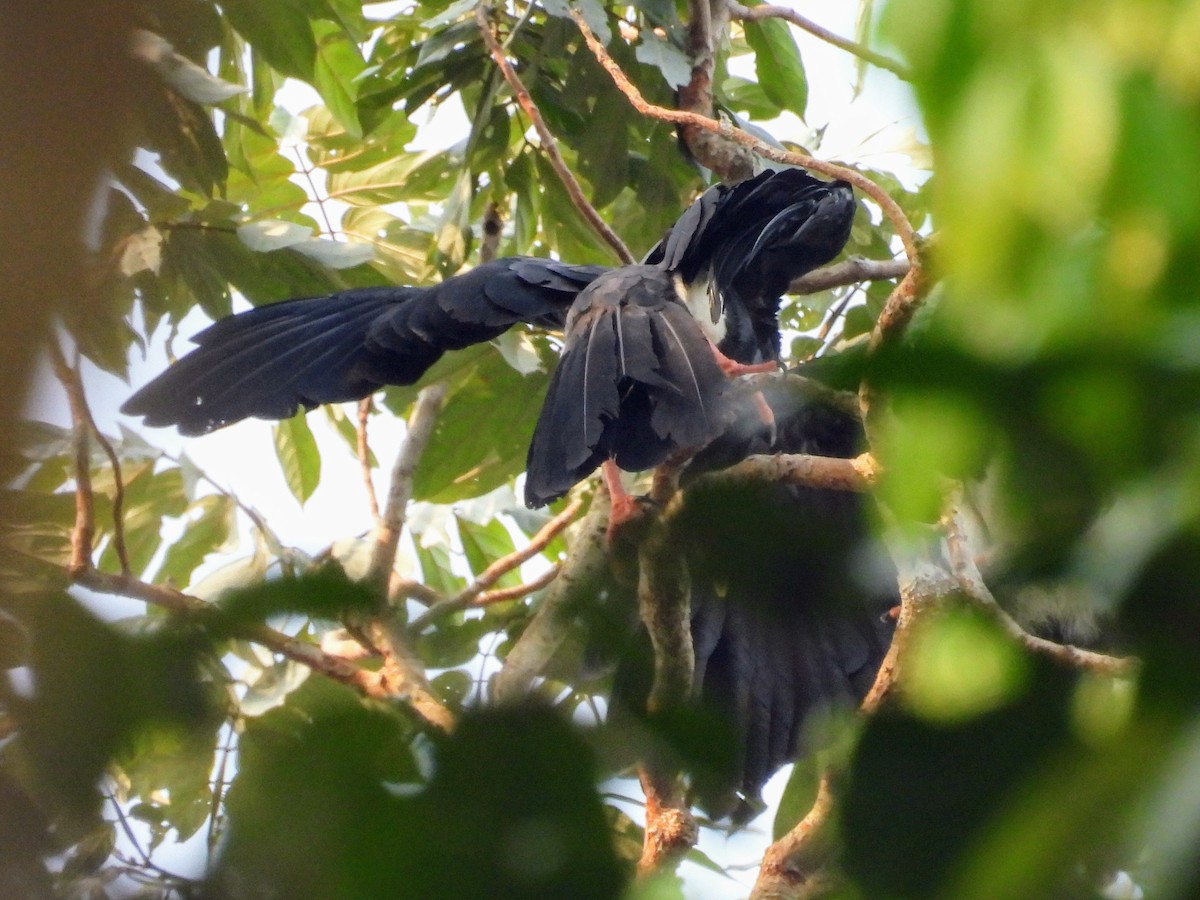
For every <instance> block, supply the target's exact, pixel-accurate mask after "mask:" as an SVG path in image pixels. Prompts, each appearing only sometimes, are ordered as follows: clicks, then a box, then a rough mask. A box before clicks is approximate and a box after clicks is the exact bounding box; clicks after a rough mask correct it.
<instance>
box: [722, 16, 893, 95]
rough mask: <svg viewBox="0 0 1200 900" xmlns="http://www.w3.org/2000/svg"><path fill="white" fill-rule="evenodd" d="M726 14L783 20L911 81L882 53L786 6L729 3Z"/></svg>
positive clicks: (745, 18)
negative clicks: (835, 32)
mask: <svg viewBox="0 0 1200 900" xmlns="http://www.w3.org/2000/svg"><path fill="white" fill-rule="evenodd" d="M729 11H730V14H731V15H732V17H733V18H734V19H737V20H739V21H742V22H756V21H759V20H761V19H786V20H787V21H788V22H791V23H792V24H793V25H795V26H796V27H797V28H800V29H802V30H804V31H807V32H808V33H809V34H811V35H812V36H813V37H817V38H820V39H821V40H823V41H825V42H826V43H829V44H833V46H835V47H837V48H838V49H840V50H845V51H846V52H847V53H850V54H853V55H854V56H857V57H858V58H859V59H862V60H866V61H867V62H869V63H870V64H871V65H873V66H878V67H879V68H881V69H886V70H887V71H889V72H891V73H892V74H893V75H895V76H896V77H897V78H900V79H903V80H904V81H911V80H912V73H911V72H910V71H909V70H908V67H907V66H905V65H904V64H903V63H900V62H897V61H896V60H894V59H892V58H891V57H888V56H884V55H883V54H882V53H877V52H875V51H874V50H872V49H871V48H869V47H864V46H863V45H862V44H859V43H856V42H855V41H852V40H850V39H849V38H844V37H842V36H841V35H839V34H834V33H833V32H832V31H830V30H829V29H827V28H824V27H822V26H820V25H818V24H817V23H816V22H813V21H812V20H811V19H806V18H804V16H802V15H800V14H799V13H798V12H796V11H795V10H794V9H789V8H788V7H786V6H752V7H745V6H742V5H741V4H740V3H737V2H732V0H731V2H730V4H729Z"/></svg>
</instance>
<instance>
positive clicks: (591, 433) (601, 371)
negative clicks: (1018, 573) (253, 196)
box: [123, 169, 896, 809]
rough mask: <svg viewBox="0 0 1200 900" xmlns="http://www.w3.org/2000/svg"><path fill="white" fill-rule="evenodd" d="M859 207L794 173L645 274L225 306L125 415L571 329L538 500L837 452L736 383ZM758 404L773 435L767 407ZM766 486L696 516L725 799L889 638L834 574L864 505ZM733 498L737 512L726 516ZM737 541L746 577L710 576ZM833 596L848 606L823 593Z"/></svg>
mask: <svg viewBox="0 0 1200 900" xmlns="http://www.w3.org/2000/svg"><path fill="white" fill-rule="evenodd" d="M853 216H854V199H853V194H852V192H851V189H850V187H849V185H847V184H845V183H844V182H823V181H820V180H818V179H815V178H812V177H811V176H809V175H808V174H807V173H805V172H803V171H801V170H798V169H788V170H782V171H772V172H764V173H762V174H761V175H758V176H757V177H755V178H752V179H750V180H748V181H745V182H742V183H740V184H738V185H735V186H733V187H726V186H720V185H718V186H716V187H713V188H710V189H709V190H708V191H706V192H705V193H704V194H703V195H701V197H700V198H699V199H698V200H696V202H695V203H693V204H692V205H691V206H690V207H689V208H688V209H687V210H686V211H685V212H684V214H683V215H682V216H681V217H680V218H679V220H678V221H677V222H676V223H675V225H674V226H672V228H671V230H670V231H669V232H668V234H667V235H666V237H664V239H663V240H662V241H661V242H660V243H659V244H658V246H656V247H655V248H654V249H653V250H652V251H651V252H650V253H649V254H648V256H647V257H646V259H645V261H644V263H643V264H641V265H634V266H624V267H620V268H615V269H608V268H604V267H600V266H575V265H568V264H566V263H561V262H556V261H553V260H547V259H537V258H530V257H512V258H507V259H499V260H495V261H492V262H488V263H485V264H483V265H480V266H479V267H477V268H475V269H473V270H472V271H470V272H467V273H465V274H462V275H458V276H455V277H452V278H448V279H446V280H445V281H444V282H442V283H441V284H438V285H435V286H432V287H422V288H417V287H396V288H364V289H357V290H349V291H343V292H341V293H337V294H332V295H330V296H327V297H315V298H309V299H303V300H292V301H287V302H283V303H277V304H274V305H270V306H265V307H260V308H257V309H253V310H250V311H248V312H245V313H241V314H239V315H236V316H232V317H230V318H228V319H225V320H222V321H220V322H217V323H216V324H214V325H213V326H211V327H210V328H208V329H207V330H206V331H203V332H201V333H200V334H199V335H198V336H197V337H196V339H195V340H196V343H197V344H199V347H198V348H197V349H195V350H193V351H192V352H191V353H190V354H188V355H187V356H185V357H184V358H183V359H181V360H179V362H177V363H176V364H175V365H173V366H171V367H170V368H169V369H168V370H167V371H166V372H164V373H163V374H162V375H160V376H159V377H158V378H156V379H155V380H153V381H152V382H150V383H149V384H148V385H146V386H145V387H143V388H142V389H141V390H139V391H138V392H137V393H136V394H135V395H134V396H133V397H132V398H130V400H129V401H128V402H127V403H126V404H125V405H124V407H123V411H124V412H126V413H129V414H132V415H140V416H143V417H144V418H145V421H146V423H147V424H149V425H158V426H162V425H175V426H178V428H179V430H180V431H181V432H182V433H184V434H203V433H206V432H209V431H212V430H214V429H216V428H220V427H222V426H224V425H228V424H230V423H233V422H236V421H238V420H240V419H243V418H246V417H249V416H258V417H262V418H270V419H280V418H286V417H289V416H291V415H293V414H294V413H295V412H296V411H297V410H298V409H300V408H305V409H309V408H312V407H314V406H316V405H318V404H321V403H332V402H339V401H347V400H355V399H358V398H361V397H364V396H367V395H368V394H370V393H373V392H374V391H376V390H378V389H379V388H381V387H382V386H384V385H388V384H411V383H413V382H415V381H417V380H418V379H419V378H420V377H421V375H422V374H423V373H424V372H425V371H426V370H427V369H428V368H429V367H430V366H431V365H433V363H434V362H436V361H437V360H438V358H439V357H440V356H441V355H442V354H443V353H444V352H445V351H448V350H457V349H461V348H464V347H467V346H470V345H472V344H476V343H479V342H481V341H486V340H490V339H492V338H494V337H497V336H498V335H500V334H501V333H503V332H504V331H505V330H506V329H508V328H509V327H511V326H513V325H515V324H517V323H530V324H533V325H537V326H542V327H546V328H550V329H562V330H563V332H564V347H563V354H562V358H561V360H560V362H559V364H558V366H557V368H556V370H555V372H554V373H553V375H552V380H551V384H550V388H549V391H548V393H547V397H546V400H545V403H544V405H543V408H542V412H541V415H540V417H539V420H538V423H537V425H536V428H535V430H534V434H533V438H532V443H531V445H530V450H529V457H528V461H527V477H526V488H525V496H526V502H527V503H528V504H529V505H530V506H541V505H544V504H545V503H548V502H550V501H551V500H553V499H555V498H557V497H559V496H561V495H562V494H563V493H565V492H566V491H567V490H569V489H570V487H571V486H572V485H574V484H575V483H576V482H578V481H580V480H581V479H583V478H585V477H587V476H588V475H589V474H590V473H591V472H593V471H594V470H595V469H596V468H597V467H598V466H604V468H605V470H606V475H607V480H608V481H609V484H610V487H612V488H613V489H614V501H616V500H618V499H619V497H618V496H617V495H618V489H619V481H618V480H617V478H616V477H615V474H616V473H615V469H616V468H617V467H620V468H623V469H627V470H642V469H647V468H650V467H653V466H655V465H658V464H659V463H661V462H663V461H664V460H665V459H666V458H667V457H668V456H670V455H671V454H672V453H674V452H675V451H677V450H683V449H700V448H702V447H704V446H705V445H709V444H710V442H714V441H715V443H712V451H711V452H710V453H709V454H708V455H709V456H710V457H714V456H720V455H721V454H722V453H723V454H724V455H725V456H726V457H730V459H732V458H735V457H736V458H740V457H741V456H744V455H745V454H746V453H749V452H764V451H766V452H819V453H826V454H829V455H851V454H852V453H853V452H856V442H857V440H858V437H857V435H858V434H859V432H858V426H857V423H856V422H853V421H850V420H847V419H845V418H844V417H839V414H836V413H833V412H830V411H827V412H824V413H823V412H821V410H820V409H819V408H816V407H813V406H811V405H809V404H807V403H801V404H800V405H799V406H797V405H796V404H788V403H781V402H780V401H779V400H778V399H775V400H772V401H771V402H769V403H767V402H762V403H760V404H759V406H758V410H757V411H756V410H755V409H754V408H752V407H751V408H749V409H747V408H746V404H744V403H743V404H740V405H739V404H738V403H736V402H735V399H736V398H735V393H736V392H734V391H732V390H731V388H730V385H731V382H730V380H729V376H730V375H732V374H736V373H738V372H740V371H743V370H745V368H746V367H755V366H760V367H761V366H762V365H764V364H766V365H767V366H773V365H774V364H776V363H777V361H778V359H779V354H780V336H779V327H778V322H777V314H778V311H779V305H780V295H781V294H782V293H783V292H784V291H785V290H786V288H787V285H788V283H789V282H790V281H791V280H792V279H794V278H797V277H799V276H800V275H803V274H804V273H806V272H808V271H810V270H811V269H814V268H816V267H817V266H820V265H822V264H824V263H826V262H828V261H830V260H831V259H833V258H834V257H835V256H836V255H837V254H838V253H839V252H840V251H841V249H842V247H843V245H844V244H845V242H846V240H847V237H848V235H849V230H850V224H851V221H852V219H853ZM768 408H769V410H770V415H769V416H767V419H769V418H771V417H774V418H776V419H778V422H777V423H776V422H771V421H767V420H766V419H764V418H763V417H762V413H763V412H764V411H765V410H767V409H768ZM831 417H832V418H831ZM830 423H833V424H832V425H830ZM777 426H778V427H777ZM730 459H727V460H725V462H724V463H723V464H728V462H729V461H730ZM701 463H702V460H697V464H696V465H695V466H694V468H698V467H700V464H701ZM769 494H770V496H767V497H764V498H759V499H760V500H762V501H763V502H761V503H758V504H757V505H755V504H753V503H746V504H743V503H742V498H723V499H720V498H719V500H718V502H717V504H716V506H710V507H709V512H708V513H705V514H701V515H697V516H693V517H692V520H691V521H692V524H691V526H690V527H692V528H693V529H694V531H695V536H696V537H695V540H694V541H693V542H692V543H693V544H694V545H695V546H694V547H693V549H698V552H696V553H689V560H690V563H691V565H692V567H693V569H694V573H693V579H692V581H693V584H692V596H693V621H692V630H693V636H694V641H695V646H696V657H697V668H696V689H697V692H698V694H699V696H700V697H701V699H702V700H707V701H710V702H712V703H715V704H716V705H717V706H718V707H719V708H720V709H721V710H722V711H723V712H724V714H726V715H727V716H728V717H729V718H730V719H731V721H732V722H733V723H734V725H735V730H737V731H738V733H739V734H740V736H741V738H742V743H743V747H742V759H741V766H740V768H741V774H740V776H739V778H738V781H737V784H736V785H731V787H735V788H736V789H737V790H738V791H739V792H740V793H741V794H742V795H743V797H752V796H753V795H754V794H756V793H757V791H758V789H759V788H760V787H761V785H762V783H763V782H764V781H765V780H766V778H767V777H769V775H770V774H771V773H772V772H773V771H774V770H775V769H776V768H778V766H779V765H781V764H782V763H783V762H784V761H786V760H787V759H788V758H790V757H791V756H792V755H793V754H794V753H795V752H796V751H797V749H798V747H799V746H800V744H801V742H802V729H803V725H804V722H805V721H806V719H807V717H808V716H809V714H810V713H811V712H812V711H813V710H814V709H815V708H818V707H820V706H823V705H826V704H830V703H836V702H838V701H851V702H852V701H854V700H857V699H860V698H861V696H862V695H863V693H864V692H865V690H866V686H867V685H868V684H869V682H870V680H871V678H873V676H874V672H875V670H876V669H877V668H878V666H879V663H880V661H881V660H882V656H883V652H884V650H885V649H886V645H887V639H888V637H889V626H888V625H887V624H886V622H885V620H881V619H880V618H879V613H880V612H881V611H882V610H884V609H886V608H888V607H889V606H891V605H893V604H894V603H895V602H896V601H895V598H894V592H895V589H894V581H893V582H892V586H891V588H890V589H888V588H886V587H885V588H884V589H882V590H877V589H875V588H874V587H872V588H870V589H865V588H864V589H859V588H857V587H855V586H854V582H853V580H852V579H851V578H850V577H849V575H848V573H847V569H848V568H850V567H851V564H852V560H851V556H852V554H853V553H854V552H856V551H855V548H856V547H857V545H858V544H859V543H860V542H861V540H862V538H863V535H864V534H865V533H866V532H865V526H864V525H863V523H862V522H861V517H860V512H861V510H860V504H859V501H858V498H855V497H852V496H850V495H847V494H844V493H841V492H834V491H809V490H808V489H796V488H790V489H786V488H780V489H779V490H772V491H770V492H769ZM700 496H701V497H702V496H703V495H702V492H701V494H700ZM730 503H732V504H733V505H735V506H744V508H745V510H750V511H751V512H749V513H747V515H749V516H750V517H751V518H747V517H746V516H741V517H732V518H731V517H730V516H729V515H728V514H727V512H728V506H729V504H730ZM704 508H705V507H704V504H703V502H697V503H696V504H693V509H698V510H703V509H704ZM763 510H765V511H767V512H768V513H769V512H770V511H771V510H774V516H775V518H774V520H773V521H778V522H782V523H793V524H795V525H797V527H798V528H799V530H798V531H797V530H796V529H792V530H791V531H787V532H786V534H784V535H783V538H784V539H783V540H776V541H761V540H758V538H757V535H758V534H759V533H761V531H762V530H763V528H764V527H770V526H763V525H761V524H756V523H758V522H759V520H758V519H757V518H756V517H758V516H760V515H761V514H762V512H761V511H763ZM735 519H736V522H735ZM735 524H736V526H737V527H735ZM713 529H716V530H713ZM739 542H740V543H739ZM804 545H809V546H808V547H807V549H806V550H804V552H800V551H798V550H797V548H801V550H803V548H804ZM714 547H723V548H726V549H727V550H728V551H729V552H727V553H725V552H723V553H720V554H714V553H713V552H712V548H714ZM739 547H742V548H744V549H745V552H746V554H747V555H748V556H749V557H750V558H752V565H751V567H750V570H749V571H751V572H752V573H755V574H756V575H757V576H759V577H757V578H746V577H745V571H744V570H726V569H718V570H712V571H710V568H711V564H712V563H713V562H714V560H716V559H717V558H718V557H719V558H721V559H724V558H725V557H733V556H737V555H738V553H739V549H738V548H739ZM885 581H886V579H885ZM846 586H848V587H846ZM843 588H845V590H843ZM839 593H841V594H847V593H848V596H844V597H839V598H838V600H837V602H829V598H830V596H831V595H833V594H839ZM744 808H745V807H743V809H744Z"/></svg>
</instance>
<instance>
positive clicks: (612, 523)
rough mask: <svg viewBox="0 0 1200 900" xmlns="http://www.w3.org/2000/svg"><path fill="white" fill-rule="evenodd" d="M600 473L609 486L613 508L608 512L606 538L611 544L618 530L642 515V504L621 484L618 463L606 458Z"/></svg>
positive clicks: (605, 484) (606, 485) (605, 483)
mask: <svg viewBox="0 0 1200 900" xmlns="http://www.w3.org/2000/svg"><path fill="white" fill-rule="evenodd" d="M600 474H601V475H602V476H603V478H604V486H605V487H607V488H608V496H609V501H610V503H611V509H610V511H609V514H608V530H607V531H606V532H605V539H606V540H607V541H608V543H609V544H610V545H611V544H612V542H613V538H614V537H615V536H616V534H617V532H618V531H619V530H620V529H622V528H624V527H625V525H626V524H628V523H629V522H632V521H633V520H635V519H637V518H639V517H640V516H641V515H642V505H641V504H640V503H639V502H638V501H637V498H635V497H634V496H633V495H631V494H630V493H629V492H628V491H627V490H625V486H624V485H623V484H621V470H620V469H618V468H617V464H616V463H615V462H614V461H613V460H611V459H606V460H605V461H604V463H603V464H602V465H601V466H600Z"/></svg>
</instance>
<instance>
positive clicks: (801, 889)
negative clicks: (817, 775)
mask: <svg viewBox="0 0 1200 900" xmlns="http://www.w3.org/2000/svg"><path fill="white" fill-rule="evenodd" d="M832 781H833V773H832V772H829V771H826V772H825V773H824V774H823V775H822V776H821V781H820V783H819V784H818V785H817V798H816V800H814V801H813V805H812V809H810V810H809V811H808V814H807V815H806V816H805V817H804V818H803V819H801V820H800V821H799V822H797V823H796V825H795V826H794V827H793V828H792V829H791V831H789V832H788V833H787V834H785V835H784V836H783V837H781V838H780V839H779V840H777V841H776V842H775V843H773V844H771V846H769V847H768V848H767V850H766V852H765V853H764V854H763V858H762V865H761V866H759V869H758V878H757V879H756V880H755V882H754V890H753V891H752V892H751V893H750V900H793V898H800V897H819V896H824V895H825V894H826V893H828V890H829V889H830V888H831V887H832V886H833V884H834V879H833V878H832V877H831V876H830V875H829V873H828V863H829V862H830V861H831V860H832V858H833V855H834V851H835V849H836V838H835V836H834V835H833V834H832V831H833V828H832V818H831V816H832V813H833V809H834V792H833V787H832Z"/></svg>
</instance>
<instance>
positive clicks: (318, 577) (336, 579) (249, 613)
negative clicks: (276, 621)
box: [221, 564, 379, 623]
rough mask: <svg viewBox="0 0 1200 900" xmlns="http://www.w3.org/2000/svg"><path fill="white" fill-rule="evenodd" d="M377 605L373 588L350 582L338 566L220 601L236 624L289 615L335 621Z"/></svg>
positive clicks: (238, 592) (237, 592)
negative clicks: (295, 614) (300, 614)
mask: <svg viewBox="0 0 1200 900" xmlns="http://www.w3.org/2000/svg"><path fill="white" fill-rule="evenodd" d="M378 602H379V598H378V597H376V596H375V594H374V593H373V592H372V591H371V590H370V588H368V587H367V586H366V585H363V584H361V583H359V582H355V581H351V580H350V579H349V578H347V577H346V573H345V572H344V571H342V568H341V566H338V565H336V564H328V565H325V566H322V567H321V568H319V569H317V570H316V571H314V572H312V573H309V574H306V575H304V576H302V577H300V578H280V579H276V580H274V581H268V582H265V583H263V584H256V585H253V586H251V587H247V588H243V589H238V590H233V591H230V592H229V593H228V594H226V595H225V596H224V597H222V598H221V606H222V608H223V609H224V610H225V612H226V613H227V614H228V615H229V617H230V618H231V619H232V620H233V621H237V622H252V623H253V622H264V621H266V620H267V619H269V618H271V617H272V616H277V615H283V614H286V613H303V614H304V615H306V616H308V617H310V618H313V619H327V620H329V621H334V622H336V621H340V620H341V619H343V618H344V617H345V616H346V615H347V613H363V614H365V613H368V612H372V611H374V610H375V609H376V608H377V606H378Z"/></svg>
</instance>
